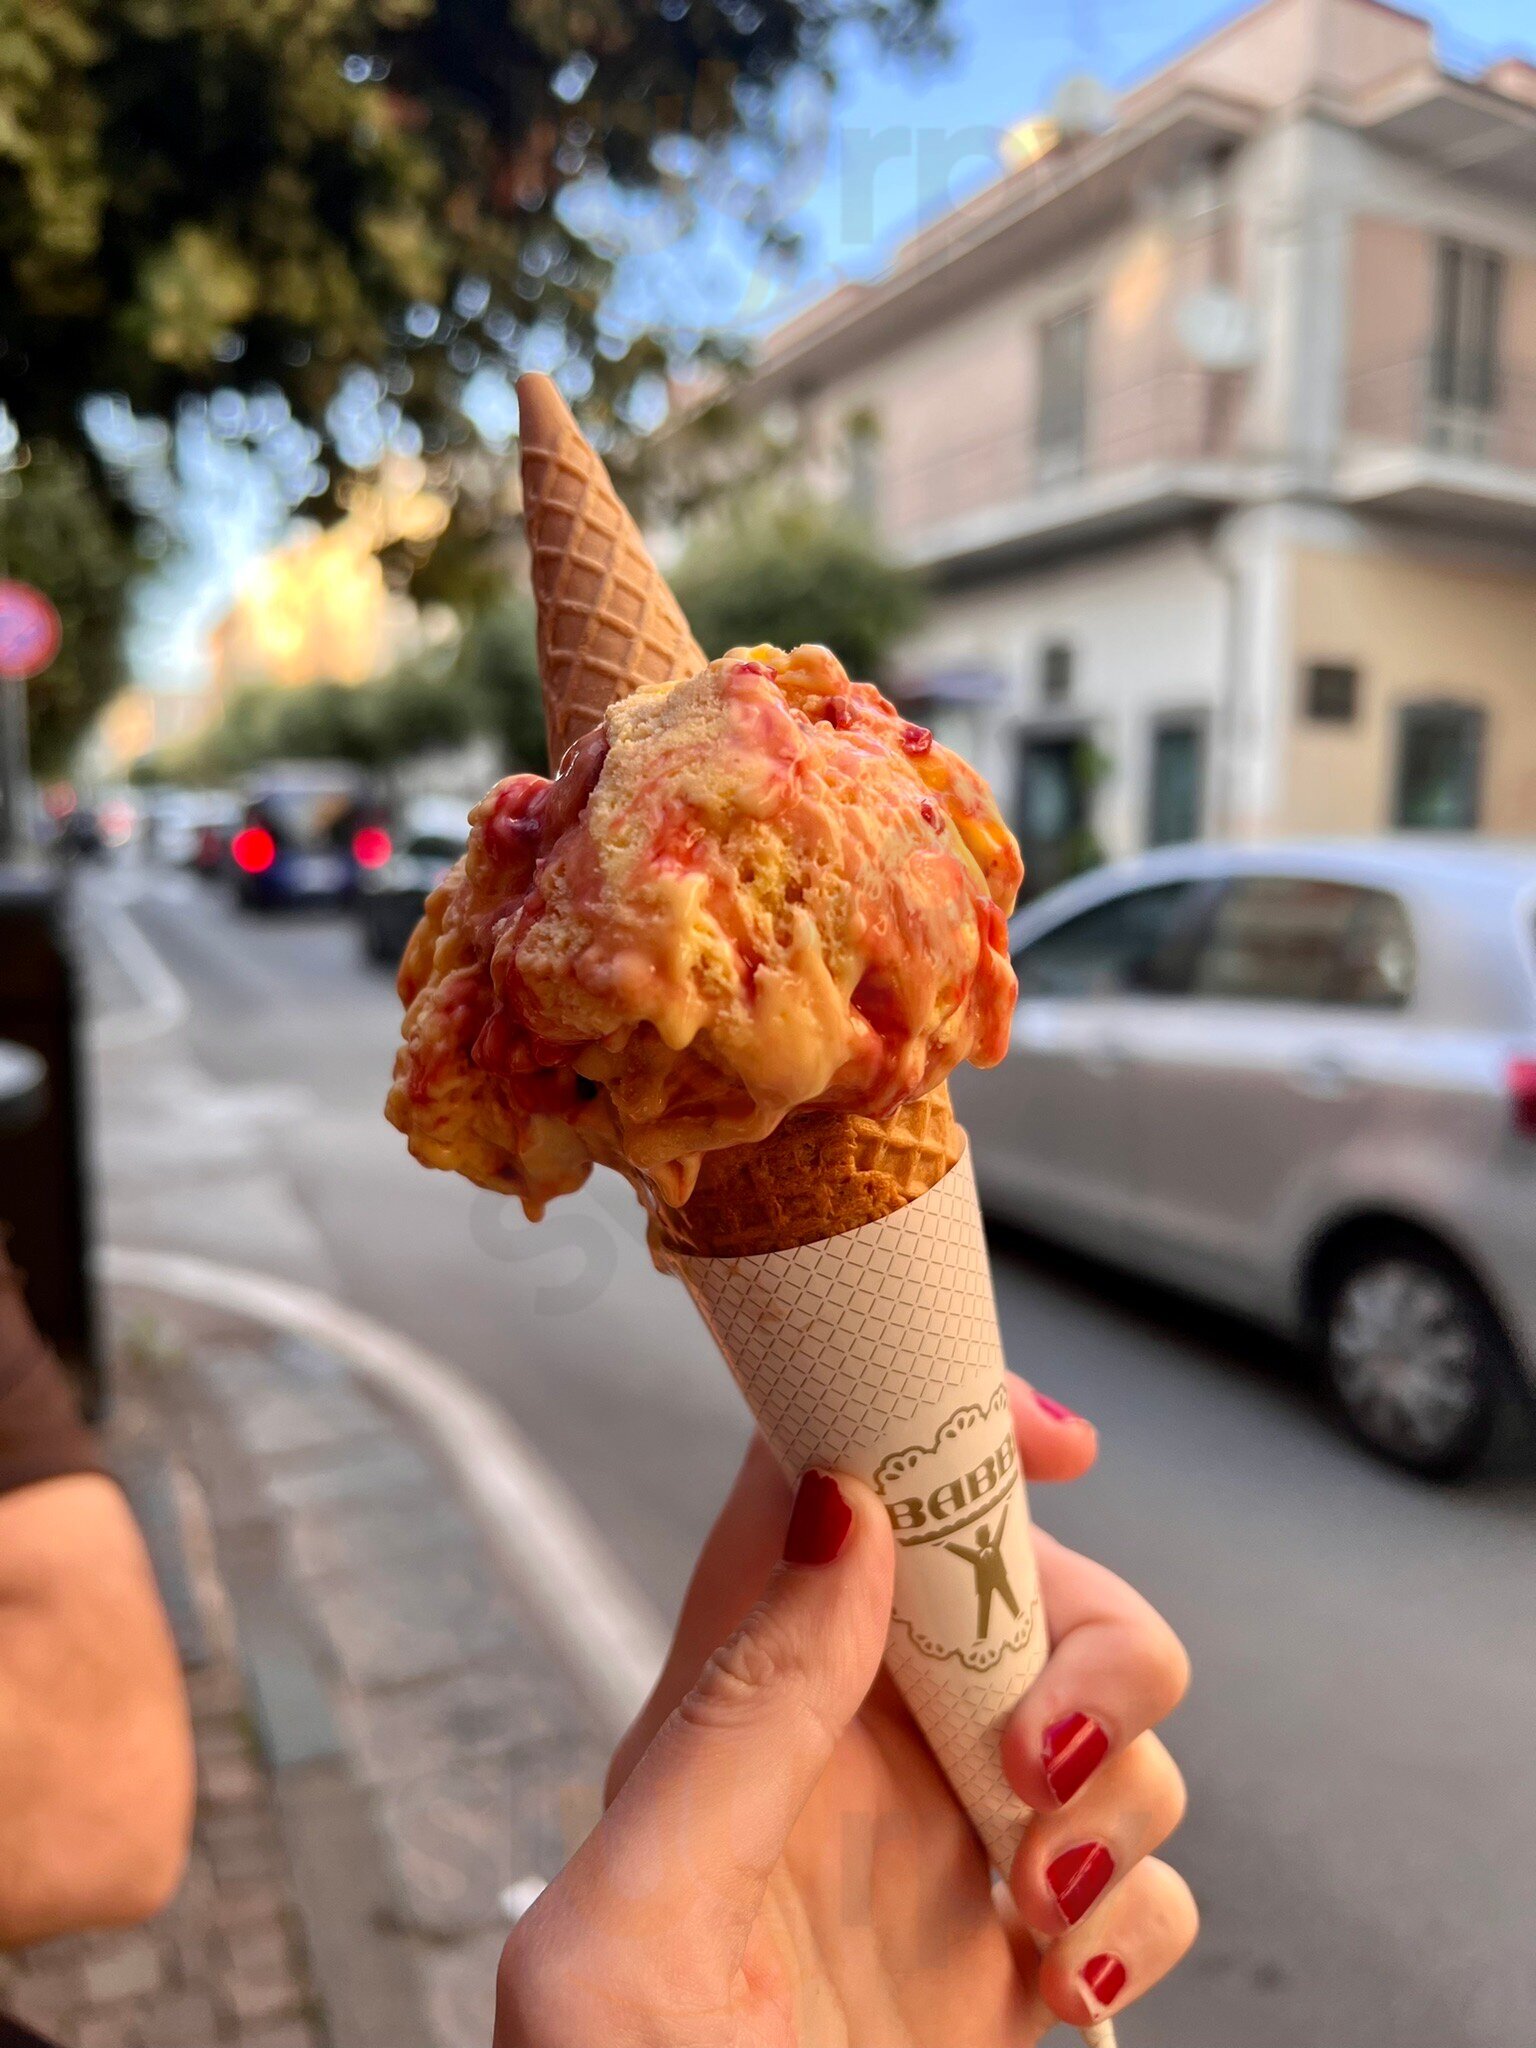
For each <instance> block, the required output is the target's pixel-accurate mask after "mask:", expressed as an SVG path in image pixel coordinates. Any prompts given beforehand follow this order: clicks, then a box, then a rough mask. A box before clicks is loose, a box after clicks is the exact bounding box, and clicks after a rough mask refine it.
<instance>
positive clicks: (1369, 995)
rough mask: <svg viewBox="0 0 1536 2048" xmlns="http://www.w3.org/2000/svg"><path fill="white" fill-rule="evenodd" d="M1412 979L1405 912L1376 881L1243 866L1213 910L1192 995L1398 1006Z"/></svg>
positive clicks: (1406, 998)
mask: <svg viewBox="0 0 1536 2048" xmlns="http://www.w3.org/2000/svg"><path fill="white" fill-rule="evenodd" d="M1412 987H1413V937H1412V934H1411V932H1410V930H1409V925H1408V917H1407V913H1406V912H1405V911H1404V909H1403V906H1402V904H1401V903H1399V901H1398V900H1397V898H1396V897H1395V896H1389V895H1388V894H1387V893H1386V891H1385V890H1383V889H1359V888H1355V887H1353V886H1352V885H1350V884H1348V883H1344V882H1323V881H1314V880H1312V879H1311V878H1310V877H1307V876H1284V875H1248V876H1244V877H1243V878H1241V879H1240V880H1238V881H1235V882H1233V883H1232V885H1231V887H1230V888H1229V889H1227V890H1226V892H1225V893H1224V894H1223V896H1222V898H1221V900H1220V902H1219V903H1218V904H1217V906H1216V909H1215V911H1214V913H1213V914H1212V917H1211V921H1210V926H1209V928H1208V930H1207V931H1206V934H1205V937H1204V939H1203V941H1202V943H1201V945H1200V949H1199V953H1198V956H1197V958H1196V961H1195V970H1194V978H1193V989H1194V993H1195V994H1196V995H1200V996H1210V997H1217V998H1222V999H1224V1000H1227V1001H1239V1002H1255V1003H1330V1004H1350V1005H1354V1006H1356V1007H1360V1008H1366V1009H1397V1008H1400V1007H1401V1006H1402V1005H1403V1004H1404V1003H1406V1002H1407V1000H1408V997H1409V995H1410V993H1411V992H1412Z"/></svg>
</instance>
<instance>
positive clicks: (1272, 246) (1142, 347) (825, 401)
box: [748, 0, 1536, 885]
mask: <svg viewBox="0 0 1536 2048" xmlns="http://www.w3.org/2000/svg"><path fill="white" fill-rule="evenodd" d="M1078 102H1079V103H1078V104H1077V105H1076V106H1071V107H1065V108H1064V109H1063V110H1062V115H1061V118H1060V120H1059V121H1058V122H1057V123H1056V124H1055V125H1054V126H1052V125H1051V124H1048V123H1047V124H1035V125H1034V126H1033V127H1032V128H1031V129H1030V130H1028V131H1026V142H1027V144H1028V147H1026V148H1025V150H1024V151H1023V154H1024V155H1025V156H1026V157H1029V158H1031V159H1032V160H1029V161H1025V162H1022V163H1021V164H1020V165H1019V166H1018V167H1017V168H1015V169H1014V170H1012V171H1010V172H1008V173H1007V174H1006V175H1005V176H1003V177H1002V178H1001V179H999V180H998V181H997V182H996V183H994V184H993V185H991V186H989V187H988V188H987V189H986V190H984V191H983V192H981V193H980V194H979V195H977V196H976V197H975V198H973V199H971V200H970V201H968V202H967V203H965V204H964V205H962V206H960V207H959V208H957V209H955V210H954V211H952V212H950V213H948V214H947V215H945V216H944V217H943V218H942V219H940V220H938V221H937V222H935V223H934V224H933V225H931V226H929V227H927V228H925V229H924V230H923V231H922V232H921V233H920V234H919V235H917V236H916V237H915V238H914V239H913V240H912V241H910V242H908V243H907V244H906V245H905V246H904V247H903V248H902V249H901V250H900V252H899V253H898V255H897V257H896V259H895V261H894V263H893V265H892V266H891V268H890V270H889V272H888V273H887V274H886V275H885V276H883V277H882V278H880V279H878V280H877V281H875V282H873V283H870V284H865V285H856V286H854V285H850V286H845V287H843V288H841V289H839V290H838V291H836V292H835V293H833V294H832V295H831V296H830V297H828V298H826V299H823V300H822V301H820V302H819V303H818V304H816V305H814V306H813V307H811V308H810V309H809V310H808V311H807V312H806V313H804V314H803V315H801V316H800V317H799V318H797V319H796V320H794V321H793V322H792V323H790V324H789V325H788V326H786V327H784V328H782V329H781V330H780V331H779V332H778V333H777V334H776V335H775V336H774V337H773V338H772V340H771V341H770V343H769V344H768V345H767V347H766V348H765V350H764V352H763V355H762V357H761V359H760V363H759V366H758V369H757V371H756V373H755V375H754V378H753V381H752V384H751V386H750V389H749V392H748V403H749V404H751V405H754V406H757V407H760V408H763V409H764V410H766V409H767V408H769V407H773V408H775V409H777V410H778V411H780V412H781V413H784V414H786V417H787V416H788V413H790V412H792V414H793V419H794V424H795V429H796V431H797V432H798V434H799V436H800V442H801V446H802V447H803V449H804V451H805V453H806V457H807V460H808V465H809V468H810V472H811V474H812V475H813V476H814V477H815V478H817V479H818V480H819V482H820V484H821V486H822V487H823V488H827V489H835V490H839V491H845V492H847V493H849V494H850V495H851V496H853V497H854V498H855V499H856V500H857V501H859V502H860V503H862V504H864V505H865V506H866V507H867V508H868V509H869V510H870V511H871V512H872V513H873V515H874V516H875V517H876V519H877V520H878V523H879V524H880V526H881V527H882V529H883V531H884V533H885V535H886V538H887V539H888V541H889V543H890V544H891V545H892V547H894V548H895V549H896V550H897V551H898V552H899V553H900V554H901V555H902V556H903V557H904V558H905V559H906V560H908V561H910V562H911V563H913V564H914V565H917V566H919V567H921V568H922V569H923V570H924V571H925V572H926V573H927V575H928V577H929V578H930V580H931V582H932V585H933V588H934V592H935V597H934V604H933V608H932V612H931V615H930V618H929V621H928V624H927V625H926V627H925V628H924V630H923V632H922V634H921V636H920V638H919V639H918V640H917V641H915V642H914V644H913V645H911V646H910V647H909V648H907V649H906V650H905V652H904V656H903V660H902V663H901V671H900V676H899V679H898V682H899V687H900V689H901V691H902V694H903V695H904V696H905V697H907V698H908V699H910V700H912V701H913V702H915V703H917V704H920V705H924V706H926V707H927V710H928V712H929V714H930V715H931V717H932V719H933V720H934V722H935V723H936V724H937V725H938V726H939V728H940V729H941V731H942V732H943V733H944V734H945V736H946V737H950V738H952V739H953V740H955V741H956V742H957V743H959V744H960V745H962V746H963V747H964V748H965V749H966V750H967V751H968V752H970V753H971V754H972V755H973V757H974V758H976V759H977V760H978V761H979V762H980V763H981V765H983V766H984V767H985V768H986V769H987V771H988V772H989V773H990V774H991V776H992V777H993V779H994V782H995V783H996V785H997V787H998V788H999V789H1000V791H1002V792H1003V793H1004V794H1005V796H1007V797H1008V798H1009V800H1010V801H1011V803H1012V805H1013V808H1014V816H1015V822H1016V823H1017V825H1018V826H1019V829H1020V833H1021V837H1022V838H1023V839H1024V840H1025V843H1026V850H1027V852H1028V853H1029V854H1030V855H1031V856H1032V859H1033V863H1034V877H1035V880H1036V883H1037V885H1043V884H1044V883H1045V882H1047V881H1049V880H1051V879H1053V878H1054V877H1055V876H1056V875H1058V874H1060V873H1061V872H1063V871H1064V870H1065V869H1066V868H1068V867H1070V866H1071V865H1072V864H1074V863H1075V862H1076V861H1078V860H1079V859H1081V858H1083V857H1085V854H1086V853H1087V852H1089V851H1091V850H1092V849H1093V847H1094V846H1095V845H1097V846H1099V847H1102V848H1103V850H1105V851H1107V852H1110V853H1122V852H1127V851H1130V850H1133V849H1135V848H1137V847H1140V846H1143V845H1146V844H1148V843H1150V842H1157V841H1161V840H1166V839H1172V838H1182V837H1189V836H1194V835H1198V834H1204V833H1212V834H1214V833H1233V834H1256V833H1260V832H1275V831H1278V832H1292V831H1297V832H1301V831H1305V832H1314V831H1326V832H1348V833H1355V832H1375V831H1382V830H1387V829H1391V828H1393V827H1396V826H1409V827H1421V828H1437V829H1448V830H1461V829H1480V830H1485V831H1489V832H1496V833H1531V834H1536V68H1533V67H1532V66H1530V65H1528V64H1526V63H1524V62H1522V61H1518V60H1513V59H1511V60H1509V61H1506V62H1504V63H1501V64H1498V65H1495V66H1494V67H1493V68H1492V69H1491V70H1489V71H1487V72H1486V73H1485V74H1484V75H1482V76H1480V77H1477V78H1466V77H1461V76H1458V75H1455V74H1453V73H1452V72H1450V71H1448V70H1447V69H1446V68H1445V67H1444V66H1443V65H1442V64H1441V63H1440V62H1439V61H1438V59H1437V55H1436V50H1435V45H1434V39H1433V34H1432V30H1431V28H1430V26H1429V25H1428V24H1427V23H1426V22H1424V21H1422V20H1420V19H1418V18H1417V17H1415V16H1413V15H1410V14H1406V13H1401V12H1399V11H1398V10H1396V9H1395V8H1392V7H1389V6H1386V5H1383V4H1381V0H1265V4H1263V5H1261V6H1259V7H1257V8H1255V9H1254V10H1253V11H1252V12H1250V13H1248V14H1246V15H1244V16H1242V17H1240V18H1239V19H1237V20H1236V21H1233V22H1232V23H1230V24H1229V25H1228V26H1226V27H1225V28H1223V29H1222V30H1220V31H1219V32H1217V33H1216V34H1215V35H1213V36H1211V37H1210V38H1209V39H1208V40H1207V41H1205V42H1204V43H1202V44H1200V45H1199V46H1198V47H1196V48H1194V49H1191V50H1190V51H1188V52H1187V53H1186V54H1185V55H1183V56H1182V57H1180V58H1178V59H1177V60H1176V61H1175V62H1173V63H1171V64H1170V65H1169V66H1167V68H1165V69H1164V70H1162V71H1160V72H1159V73H1157V75H1156V76H1154V77H1152V78H1149V79H1148V80H1146V81H1145V82H1144V83H1143V84H1141V85H1139V86H1137V87H1136V88H1135V89H1134V90H1131V91H1129V92H1127V93H1126V94H1125V95H1124V96H1123V97H1121V99H1120V100H1119V102H1118V104H1113V103H1109V104H1106V105H1105V107H1104V108H1103V109H1102V110H1100V111H1099V112H1098V116H1097V118H1090V117H1091V116H1093V115H1094V112H1095V110H1094V109H1093V107H1092V105H1091V96H1084V95H1079V96H1078ZM1036 152H1038V153H1036Z"/></svg>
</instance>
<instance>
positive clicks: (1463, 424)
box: [1429, 242, 1504, 452]
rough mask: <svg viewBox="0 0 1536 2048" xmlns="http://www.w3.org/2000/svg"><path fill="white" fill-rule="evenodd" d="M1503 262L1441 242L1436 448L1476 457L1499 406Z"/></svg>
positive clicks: (1433, 379) (1434, 382)
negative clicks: (1500, 309)
mask: <svg viewBox="0 0 1536 2048" xmlns="http://www.w3.org/2000/svg"><path fill="white" fill-rule="evenodd" d="M1503 293H1504V259H1503V258H1502V257H1501V256H1498V255H1495V254H1494V252H1493V251H1492V250H1491V249H1473V248H1469V247H1468V246H1467V245H1466V244H1465V243H1463V242H1442V243H1441V244H1440V250H1439V256H1438V259H1437V262H1436V269H1435V336H1434V352H1433V354H1432V356H1431V358H1430V376H1429V389H1430V398H1431V400H1432V401H1433V407H1432V412H1431V419H1430V438H1431V441H1432V443H1433V444H1434V445H1435V446H1437V447H1451V448H1459V449H1462V450H1463V451H1465V452H1480V450H1481V446H1482V443H1483V441H1484V439H1485V438H1486V428H1487V418H1488V415H1489V414H1490V413H1492V412H1493V411H1494V409H1495V408H1496V407H1497V405H1498V402H1499V308H1500V304H1501V302H1502V299H1503Z"/></svg>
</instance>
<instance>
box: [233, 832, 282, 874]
mask: <svg viewBox="0 0 1536 2048" xmlns="http://www.w3.org/2000/svg"><path fill="white" fill-rule="evenodd" d="M229 857H230V859H231V860H232V861H233V862H234V864H235V866H236V867H237V868H238V869H239V870H240V872H241V874H242V875H264V874H265V873H266V872H267V869H268V868H269V867H271V865H272V863H273V861H275V860H276V859H277V841H276V840H275V839H274V838H273V837H272V834H271V833H270V832H269V831H268V830H267V828H266V827H265V825H246V826H243V827H242V828H241V830H240V831H238V832H237V833H236V834H235V836H234V838H233V839H231V841H230V842H229Z"/></svg>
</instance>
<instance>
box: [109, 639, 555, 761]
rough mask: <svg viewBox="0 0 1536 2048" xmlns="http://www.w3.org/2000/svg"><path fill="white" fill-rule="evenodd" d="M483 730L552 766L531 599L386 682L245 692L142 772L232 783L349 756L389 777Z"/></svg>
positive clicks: (508, 757) (505, 746) (517, 754)
mask: <svg viewBox="0 0 1536 2048" xmlns="http://www.w3.org/2000/svg"><path fill="white" fill-rule="evenodd" d="M480 735H483V736H485V737H487V738H489V739H490V740H492V741H493V742H494V744H495V746H496V750H497V753H498V755H499V757H500V759H501V762H502V765H503V767H504V768H505V769H507V770H511V769H516V768H531V769H538V770H542V769H543V768H544V766H545V760H546V755H545V747H544V713H543V702H542V699H541V697H540V693H539V675H538V664H537V660H536V657H535V650H534V631H533V614H532V610H531V607H529V606H528V605H527V604H526V603H523V602H515V603H509V604H507V605H504V606H502V607H499V608H497V609H496V610H493V611H491V612H487V613H485V614H483V615H481V616H480V617H478V618H476V619H473V620H472V621H471V623H470V625H469V627H468V628H467V629H466V631H465V633H464V636H463V638H462V639H461V640H460V642H459V644H458V647H457V648H456V650H455V651H454V653H453V654H452V656H451V657H449V658H447V659H445V658H444V657H443V656H442V655H441V654H433V655H427V656H423V657H422V658H421V659H419V660H417V661H414V662H410V663H406V664H404V665H402V666H401V667H400V668H398V669H396V670H395V671H394V672H393V673H392V674H390V675H387V676H383V677H381V678H380V679H379V680H378V681H377V682H373V683H362V684H352V685H348V684H342V683H310V684H308V685H306V686H304V687H302V688H298V689H291V688H280V687H278V686H276V685H271V686H268V687H265V688H258V689H247V690H242V691H240V692H239V693H238V694H237V695H236V696H234V697H233V698H232V699H231V700H230V702H229V703H228V704H227V705H226V706H225V709H224V715H223V717H222V718H221V719H220V720H219V722H218V724H217V725H215V726H213V727H212V728H210V730H209V731H207V732H206V733H202V734H199V735H198V736H197V737H196V738H194V739H192V740H191V741H188V742H184V743H182V744H181V745H179V746H176V747H172V748H168V749H166V750H164V751H163V752H162V753H160V754H158V755H156V756H154V757H153V758H152V759H150V760H149V761H147V762H145V763H144V765H143V767H142V769H141V770H140V771H139V773H138V775H137V779H138V780H140V781H144V782H157V781H181V782H203V781H210V780H211V781H215V782H221V781H227V780H230V779H231V778H233V777H236V776H239V775H242V774H244V773H245V772H246V771H247V770H249V769H251V768H256V767H259V766H261V765H262V764H263V763H264V762H268V761H348V762H351V763H352V764H353V765H354V766H356V767H359V768H366V769H372V770H377V771H381V772H382V771H386V770H388V769H390V768H393V767H396V766H398V765H399V764H400V763H401V762H404V761H409V760H413V759H416V758H418V757H419V756H421V755H423V754H431V753H436V752H439V751H442V750H445V749H452V748H456V747H461V746H463V745H464V744H465V742H466V741H468V740H471V739H474V738H475V737H477V736H480Z"/></svg>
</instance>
